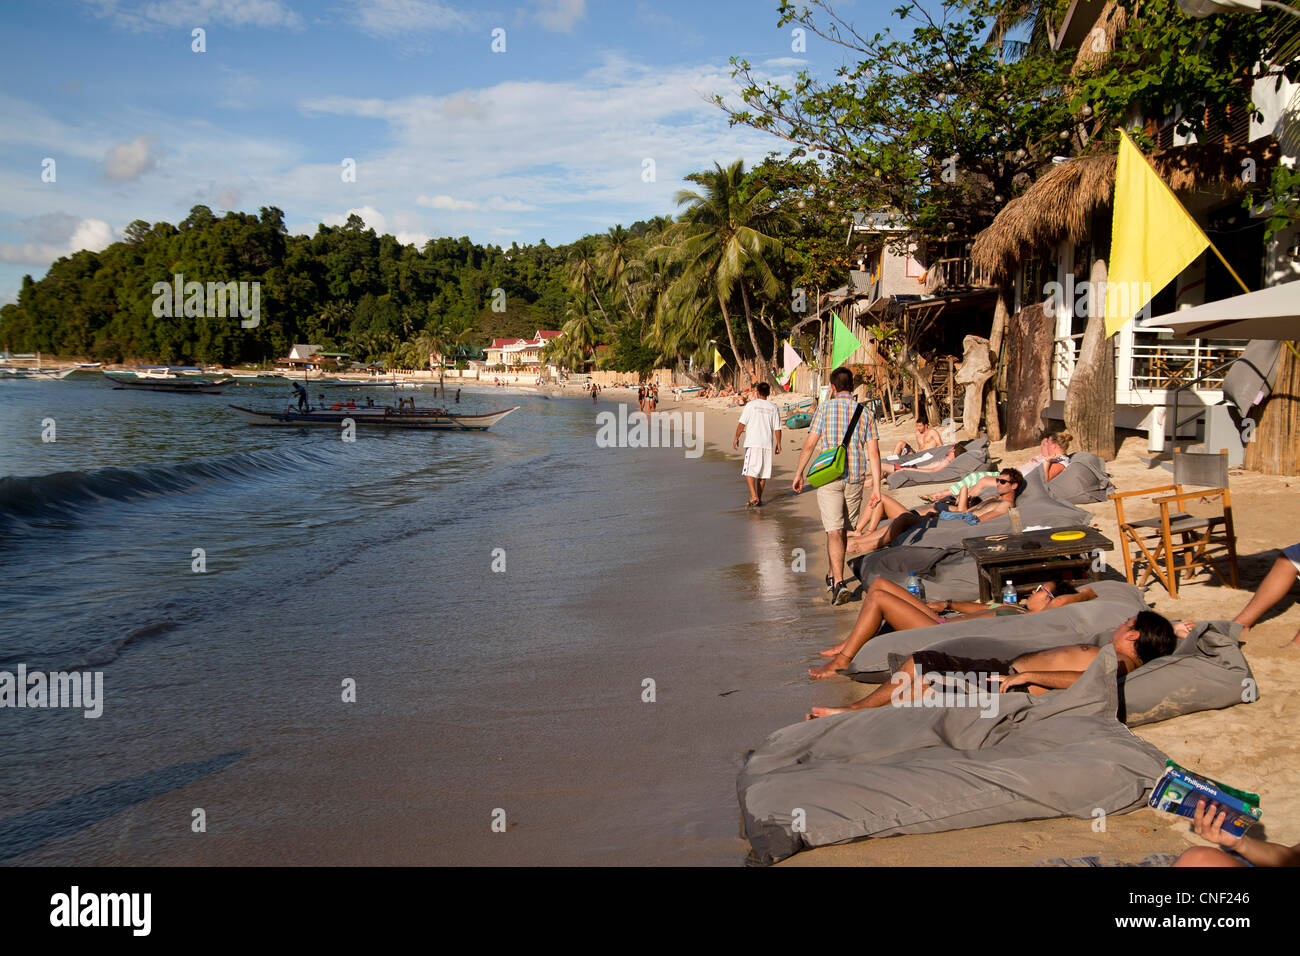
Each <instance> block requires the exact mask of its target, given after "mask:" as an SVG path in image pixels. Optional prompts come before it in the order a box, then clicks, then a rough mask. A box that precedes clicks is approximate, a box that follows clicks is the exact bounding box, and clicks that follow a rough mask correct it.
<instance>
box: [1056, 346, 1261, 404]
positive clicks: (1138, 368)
mask: <svg viewBox="0 0 1300 956" xmlns="http://www.w3.org/2000/svg"><path fill="white" fill-rule="evenodd" d="M1082 341H1083V336H1082V335H1071V336H1068V337H1066V338H1060V339H1056V340H1055V342H1053V345H1052V394H1053V396H1055V397H1057V398H1058V399H1059V398H1061V397H1063V396H1064V393H1065V389H1066V386H1068V385H1069V384H1070V377H1071V376H1072V375H1073V374H1074V366H1075V363H1076V362H1077V361H1078V357H1079V348H1080V345H1081V343H1082ZM1112 341H1113V342H1114V346H1113V347H1114V348H1115V392H1116V396H1115V397H1116V399H1117V400H1118V401H1120V402H1124V403H1133V402H1134V401H1137V402H1138V403H1139V404H1145V403H1146V401H1148V400H1150V399H1149V397H1139V396H1135V395H1133V393H1134V392H1144V391H1166V392H1173V391H1175V390H1176V389H1179V388H1182V387H1184V386H1185V385H1187V383H1188V382H1191V381H1194V380H1196V379H1198V378H1200V377H1201V376H1202V375H1204V374H1205V373H1206V372H1209V371H1211V370H1212V369H1214V368H1215V367H1216V366H1219V365H1222V364H1223V363H1225V362H1227V361H1228V360H1229V359H1233V358H1236V357H1237V356H1239V355H1240V354H1241V353H1242V352H1243V351H1245V348H1246V347H1245V345H1227V344H1224V343H1222V342H1216V341H1214V340H1212V339H1195V340H1193V341H1192V342H1190V343H1188V344H1186V345H1182V344H1178V345H1175V344H1172V343H1168V342H1148V343H1141V344H1136V343H1135V344H1134V345H1132V346H1131V348H1130V349H1129V350H1128V351H1127V352H1126V351H1125V350H1123V349H1121V348H1120V337H1119V336H1116V337H1115V338H1114V339H1113V340H1112ZM1222 386H1223V374H1222V372H1219V373H1217V374H1215V375H1211V376H1209V377H1207V378H1206V379H1205V380H1204V381H1203V382H1200V383H1199V384H1198V385H1196V386H1195V387H1194V388H1193V391H1196V392H1198V393H1205V392H1214V391H1218V390H1219V389H1221V388H1222Z"/></svg>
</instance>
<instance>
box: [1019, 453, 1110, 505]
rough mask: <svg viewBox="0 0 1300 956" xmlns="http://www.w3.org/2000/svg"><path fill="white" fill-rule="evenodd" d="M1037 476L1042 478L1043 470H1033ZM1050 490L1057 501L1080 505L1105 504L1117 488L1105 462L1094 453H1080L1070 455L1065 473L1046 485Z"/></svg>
mask: <svg viewBox="0 0 1300 956" xmlns="http://www.w3.org/2000/svg"><path fill="white" fill-rule="evenodd" d="M1034 474H1036V475H1041V474H1042V469H1041V468H1036V469H1034ZM1047 490H1048V492H1049V493H1050V494H1051V496H1052V497H1053V498H1055V499H1056V500H1057V501H1064V502H1066V503H1069V504H1076V505H1081V504H1086V503H1088V502H1093V501H1105V500H1106V498H1107V497H1108V496H1109V495H1111V494H1113V493H1114V491H1115V485H1114V484H1113V483H1112V482H1111V480H1110V474H1109V473H1108V472H1107V471H1106V462H1105V461H1103V460H1102V459H1101V458H1100V457H1099V456H1097V455H1094V454H1093V453H1092V452H1088V451H1080V452H1075V453H1074V454H1073V455H1071V456H1070V463H1069V464H1068V465H1066V466H1065V470H1064V471H1063V472H1061V473H1060V474H1059V475H1057V476H1056V477H1055V478H1054V479H1052V480H1051V481H1050V482H1048V483H1047Z"/></svg>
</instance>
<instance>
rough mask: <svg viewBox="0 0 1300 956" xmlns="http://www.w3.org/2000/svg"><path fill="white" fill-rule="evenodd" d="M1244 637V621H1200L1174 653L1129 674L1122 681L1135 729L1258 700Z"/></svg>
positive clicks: (1129, 720)
mask: <svg viewBox="0 0 1300 956" xmlns="http://www.w3.org/2000/svg"><path fill="white" fill-rule="evenodd" d="M1240 637H1241V625H1240V624H1234V623H1231V622H1229V621H1209V622H1205V623H1201V624H1198V625H1197V626H1196V628H1195V629H1194V630H1193V631H1192V633H1191V634H1189V635H1187V637H1186V638H1185V639H1184V640H1182V641H1179V642H1178V649H1177V650H1176V651H1174V653H1172V654H1170V655H1169V656H1168V657H1162V658H1159V659H1158V660H1154V661H1151V662H1150V663H1149V664H1143V665H1142V667H1140V668H1139V669H1138V670H1135V671H1134V672H1133V673H1132V674H1129V675H1128V676H1127V677H1125V678H1124V682H1123V683H1124V689H1123V695H1122V697H1123V701H1124V714H1123V715H1122V716H1123V718H1124V721H1125V723H1127V724H1128V725H1129V726H1131V727H1135V726H1137V725H1139V724H1150V723H1155V722H1156V721H1157V720H1168V719H1169V718H1170V717H1178V716H1180V715H1182V714H1193V713H1196V712H1197V711H1202V710H1222V709H1223V708H1224V707H1231V706H1232V705H1233V704H1242V703H1251V702H1253V701H1254V700H1256V699H1257V698H1258V697H1259V692H1258V690H1257V689H1256V686H1255V677H1254V675H1253V674H1252V673H1251V670H1250V665H1249V664H1247V663H1246V658H1245V657H1244V656H1243V655H1242V653H1241V647H1240V644H1239V638H1240Z"/></svg>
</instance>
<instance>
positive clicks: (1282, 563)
mask: <svg viewBox="0 0 1300 956" xmlns="http://www.w3.org/2000/svg"><path fill="white" fill-rule="evenodd" d="M1295 579H1296V569H1295V565H1294V564H1292V563H1291V559H1290V558H1288V557H1287V556H1286V555H1279V556H1278V558H1277V560H1276V561H1274V562H1273V567H1272V569H1271V570H1270V571H1269V572H1268V574H1267V575H1265V576H1264V580H1263V581H1261V582H1259V589H1258V590H1257V591H1256V592H1255V593H1254V595H1253V596H1252V597H1251V599H1250V601H1248V602H1247V604H1246V606H1245V607H1244V608H1242V609H1241V613H1239V614H1238V615H1237V616H1236V617H1234V618H1233V621H1235V622H1236V623H1238V624H1240V625H1241V626H1242V629H1243V633H1244V632H1245V631H1248V630H1250V628H1252V627H1254V626H1255V622H1256V621H1258V620H1259V619H1260V618H1261V617H1263V616H1264V612H1265V611H1267V610H1268V609H1269V608H1271V607H1272V606H1273V605H1274V604H1276V603H1277V602H1278V601H1280V600H1282V598H1283V597H1285V596H1286V592H1287V591H1289V590H1291V585H1292V584H1294V583H1295ZM1297 636H1300V635H1297Z"/></svg>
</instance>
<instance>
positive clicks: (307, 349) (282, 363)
mask: <svg viewBox="0 0 1300 956" xmlns="http://www.w3.org/2000/svg"><path fill="white" fill-rule="evenodd" d="M349 358H351V356H350V355H349V353H347V352H325V351H323V350H322V349H321V347H320V346H319V345H295V346H293V347H292V348H291V349H289V354H288V355H287V356H286V357H285V358H282V359H276V360H275V364H276V367H277V368H282V369H288V370H291V371H302V370H303V369H306V370H307V371H314V370H318V369H325V368H329V369H336V368H338V367H339V366H341V365H345V364H347V360H348V359H349Z"/></svg>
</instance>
